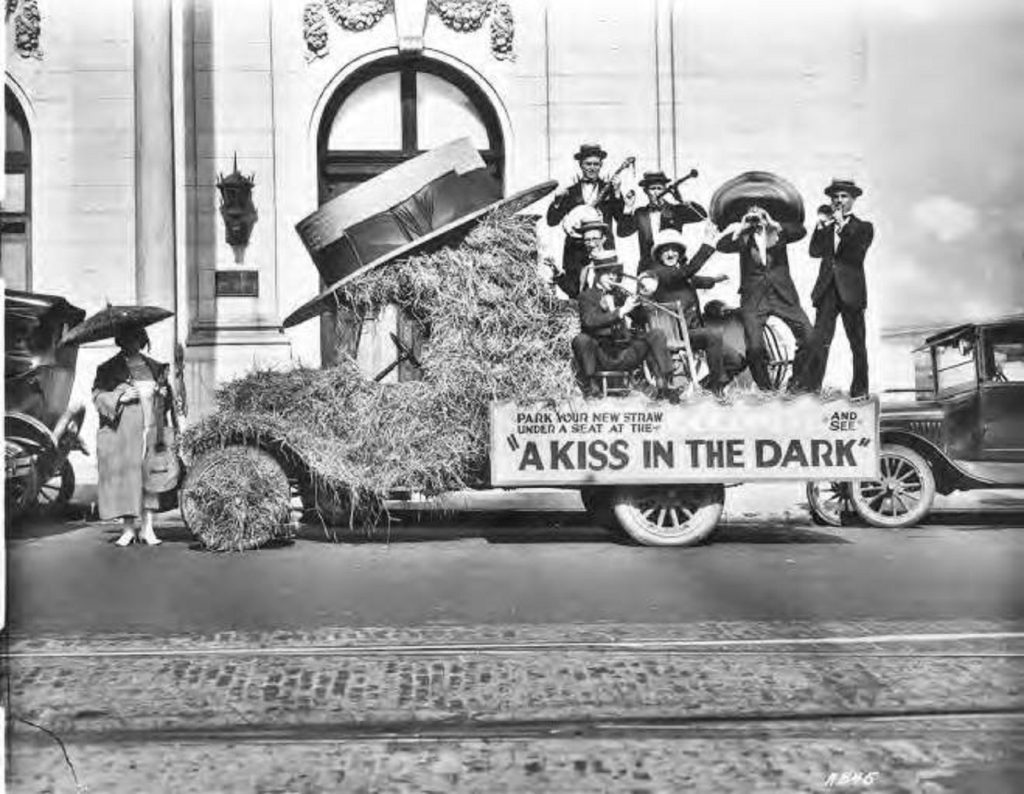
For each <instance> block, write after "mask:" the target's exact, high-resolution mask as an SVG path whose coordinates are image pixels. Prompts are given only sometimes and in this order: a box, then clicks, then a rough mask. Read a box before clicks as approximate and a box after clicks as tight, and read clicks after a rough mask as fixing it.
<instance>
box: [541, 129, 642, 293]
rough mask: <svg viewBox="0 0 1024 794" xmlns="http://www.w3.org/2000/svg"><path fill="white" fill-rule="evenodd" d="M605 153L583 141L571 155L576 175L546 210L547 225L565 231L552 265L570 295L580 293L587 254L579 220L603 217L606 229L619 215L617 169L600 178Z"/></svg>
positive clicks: (559, 281) (619, 200)
mask: <svg viewBox="0 0 1024 794" xmlns="http://www.w3.org/2000/svg"><path fill="white" fill-rule="evenodd" d="M607 156H608V153H607V152H606V151H605V150H604V149H602V148H601V147H600V145H598V144H596V143H585V144H583V145H582V146H580V149H579V151H578V152H576V154H574V155H573V157H574V158H575V159H576V161H577V162H578V163H579V166H580V179H579V180H578V181H577V182H575V183H574V184H572V185H570V186H569V187H568V188H566V189H565V190H561V191H559V192H558V193H556V194H555V198H554V200H553V201H552V202H551V206H549V207H548V211H547V222H548V226H557V225H559V224H562V227H563V230H564V231H565V233H566V234H565V244H564V245H563V247H562V262H561V266H560V267H558V266H556V273H557V275H556V277H555V283H556V284H557V285H558V286H559V287H560V288H561V289H562V291H563V292H564V293H565V294H566V295H568V296H569V297H570V298H575V297H577V296H578V295H579V293H580V271H581V270H582V269H583V266H584V265H585V264H586V262H587V260H588V258H589V255H588V251H587V248H586V247H585V246H584V244H583V241H582V237H581V236H580V232H579V228H578V227H579V224H580V223H581V222H582V221H585V220H598V221H603V222H604V224H605V225H606V227H607V228H608V229H609V230H610V229H611V228H612V224H613V223H616V224H618V223H620V222H621V219H622V210H623V205H624V201H623V197H622V193H621V187H620V179H619V172H621V171H622V170H623V168H625V166H626V164H627V163H628V162H630V161H629V160H627V161H626V163H623V165H622V167H620V168H619V169H618V171H616V172H615V174H613V175H612V177H611V178H610V179H609V180H604V179H602V178H601V166H602V165H603V164H604V160H605V158H606V157H607ZM607 237H608V239H607V241H606V242H607V243H608V245H609V247H611V248H614V247H615V241H614V239H613V238H612V237H611V235H610V234H609V235H607Z"/></svg>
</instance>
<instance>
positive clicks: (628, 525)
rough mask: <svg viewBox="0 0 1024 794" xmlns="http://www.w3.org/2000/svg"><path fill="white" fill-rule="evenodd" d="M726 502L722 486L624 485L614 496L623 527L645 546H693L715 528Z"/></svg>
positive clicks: (614, 506)
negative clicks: (648, 486) (627, 486)
mask: <svg viewBox="0 0 1024 794" xmlns="http://www.w3.org/2000/svg"><path fill="white" fill-rule="evenodd" d="M724 504H725V489H724V488H723V487H722V486H721V485H666V486H656V487H650V488H622V489H619V490H618V491H616V493H615V495H614V496H613V498H612V505H613V510H614V512H615V517H616V518H617V519H618V521H619V524H620V525H621V527H622V528H623V529H624V530H625V531H626V532H628V533H629V535H630V537H632V538H633V539H634V540H635V541H637V542H638V543H642V544H644V545H645V546H692V545H695V544H697V543H700V542H701V541H703V540H704V539H706V538H707V537H708V536H709V535H710V534H711V532H712V531H713V530H714V528H715V525H716V524H717V523H718V519H719V518H720V517H721V515H722V506H723V505H724Z"/></svg>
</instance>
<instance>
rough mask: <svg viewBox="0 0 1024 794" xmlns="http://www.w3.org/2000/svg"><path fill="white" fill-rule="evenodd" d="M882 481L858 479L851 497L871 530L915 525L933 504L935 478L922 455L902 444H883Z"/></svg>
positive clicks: (880, 461)
mask: <svg viewBox="0 0 1024 794" xmlns="http://www.w3.org/2000/svg"><path fill="white" fill-rule="evenodd" d="M878 466H879V470H880V473H881V475H882V479H880V480H858V481H857V482H854V483H853V484H852V486H851V489H850V491H851V493H850V497H851V499H852V500H853V506H854V508H855V509H856V510H857V515H859V516H860V517H861V518H862V519H864V520H865V521H867V522H868V523H869V524H870V525H871V526H873V527H885V528H889V529H901V528H903V527H909V526H913V525H914V524H916V523H917V522H918V521H920V520H921V519H922V518H924V517H925V516H926V515H927V514H928V511H929V510H931V507H932V502H933V501H935V475H933V474H932V467H931V466H929V465H928V461H927V460H925V459H924V457H923V456H922V455H920V454H919V453H917V452H915V451H914V450H912V449H911V448H910V447H905V446H903V445H902V444H882V451H881V452H880V453H879V456H878Z"/></svg>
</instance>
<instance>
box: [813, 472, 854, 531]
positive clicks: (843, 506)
mask: <svg viewBox="0 0 1024 794" xmlns="http://www.w3.org/2000/svg"><path fill="white" fill-rule="evenodd" d="M807 507H808V509H809V510H810V513H811V521H813V522H814V523H815V524H817V525H818V526H820V527H841V526H843V515H844V514H845V513H849V512H851V511H852V510H853V505H852V504H851V503H850V484H849V483H848V482H837V481H834V480H833V481H830V480H812V481H811V482H809V483H807Z"/></svg>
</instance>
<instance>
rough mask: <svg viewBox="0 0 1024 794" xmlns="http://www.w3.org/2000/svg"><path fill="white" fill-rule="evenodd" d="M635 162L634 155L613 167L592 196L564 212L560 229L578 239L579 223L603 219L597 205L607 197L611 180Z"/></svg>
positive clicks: (611, 187) (610, 189) (610, 187)
mask: <svg viewBox="0 0 1024 794" xmlns="http://www.w3.org/2000/svg"><path fill="white" fill-rule="evenodd" d="M635 164H636V158H635V157H627V158H626V159H625V160H623V161H622V165H620V166H619V167H618V168H616V169H615V171H614V172H613V173H612V175H611V177H609V179H608V181H607V182H606V183H605V185H604V187H602V188H601V189H600V190H599V191H598V192H597V195H596V196H594V198H593V199H592V200H591V201H590V202H588V203H586V204H580V205H579V206H577V207H573V208H572V209H571V210H569V212H567V213H566V215H565V217H564V218H562V231H563V232H565V233H566V234H567V235H568V236H569V237H572V238H573V239H576V240H578V239H579V238H580V233H579V231H578V228H579V225H580V224H581V223H584V222H586V221H595V220H596V221H600V220H604V216H603V215H602V214H601V211H600V210H599V209H598V207H599V206H600V205H601V203H602V202H603V201H604V200H605V199H607V198H608V196H609V195H610V194H611V191H612V189H613V185H612V180H613V179H615V177H617V176H618V175H619V174H621V173H622V172H623V171H625V170H626V169H627V168H632V167H633V166H634V165H635Z"/></svg>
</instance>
